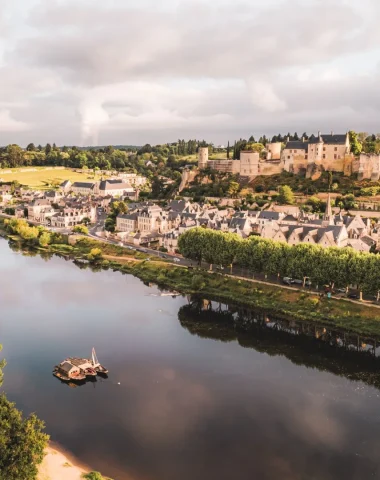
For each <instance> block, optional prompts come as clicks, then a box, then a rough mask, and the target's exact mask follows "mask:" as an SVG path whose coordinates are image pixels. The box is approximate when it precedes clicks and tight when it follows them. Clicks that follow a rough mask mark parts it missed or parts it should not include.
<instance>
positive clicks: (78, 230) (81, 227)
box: [73, 225, 88, 235]
mask: <svg viewBox="0 0 380 480" xmlns="http://www.w3.org/2000/svg"><path fill="white" fill-rule="evenodd" d="M73 232H75V233H83V235H88V228H87V227H85V226H84V225H75V227H74V228H73Z"/></svg>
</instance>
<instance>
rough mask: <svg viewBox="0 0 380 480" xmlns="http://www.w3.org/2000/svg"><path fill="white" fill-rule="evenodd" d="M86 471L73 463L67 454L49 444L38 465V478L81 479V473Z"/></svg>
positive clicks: (56, 479) (44, 479) (52, 479)
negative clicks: (42, 459)
mask: <svg viewBox="0 0 380 480" xmlns="http://www.w3.org/2000/svg"><path fill="white" fill-rule="evenodd" d="M88 471H89V470H88V469H84V468H82V467H79V466H77V465H75V463H73V461H72V460H71V459H70V458H69V456H68V455H66V454H65V453H64V452H63V451H60V450H57V448H55V447H54V446H52V445H51V446H49V447H48V448H47V449H46V455H45V458H44V461H43V462H42V464H41V465H40V468H39V475H38V480H81V478H82V475H83V473H87V472H88Z"/></svg>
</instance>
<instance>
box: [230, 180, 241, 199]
mask: <svg viewBox="0 0 380 480" xmlns="http://www.w3.org/2000/svg"><path fill="white" fill-rule="evenodd" d="M239 189H240V185H239V184H238V183H237V182H230V183H229V185H228V190H227V193H228V195H229V196H230V197H231V198H235V197H236V196H237V194H238V193H239Z"/></svg>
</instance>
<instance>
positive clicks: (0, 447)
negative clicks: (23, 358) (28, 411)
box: [0, 345, 49, 480]
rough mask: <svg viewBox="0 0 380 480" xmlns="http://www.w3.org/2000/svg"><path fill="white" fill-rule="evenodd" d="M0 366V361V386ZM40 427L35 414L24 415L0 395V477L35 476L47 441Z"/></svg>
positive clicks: (0, 375)
mask: <svg viewBox="0 0 380 480" xmlns="http://www.w3.org/2000/svg"><path fill="white" fill-rule="evenodd" d="M0 351H1V345H0ZM4 366H5V362H4V360H2V361H0V385H1V383H2V379H3V372H2V369H3V368H4ZM44 428H45V426H44V423H43V422H42V421H41V420H39V419H38V418H37V416H36V415H34V414H32V415H30V416H29V417H27V418H24V417H23V416H22V413H21V412H20V411H19V410H17V408H16V406H15V404H14V403H12V402H10V401H9V400H8V399H7V397H6V396H5V394H1V395H0V480H21V479H22V480H35V479H36V477H37V469H38V465H39V464H40V463H41V462H42V460H43V458H44V450H45V447H46V445H47V442H48V440H49V436H48V435H46V434H45V433H44V432H43V430H44Z"/></svg>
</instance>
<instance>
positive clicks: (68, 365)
mask: <svg viewBox="0 0 380 480" xmlns="http://www.w3.org/2000/svg"><path fill="white" fill-rule="evenodd" d="M59 368H60V370H63V371H64V372H67V373H69V372H70V370H71V369H72V368H75V367H74V365H71V363H69V362H64V363H62V365H60V366H59Z"/></svg>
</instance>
